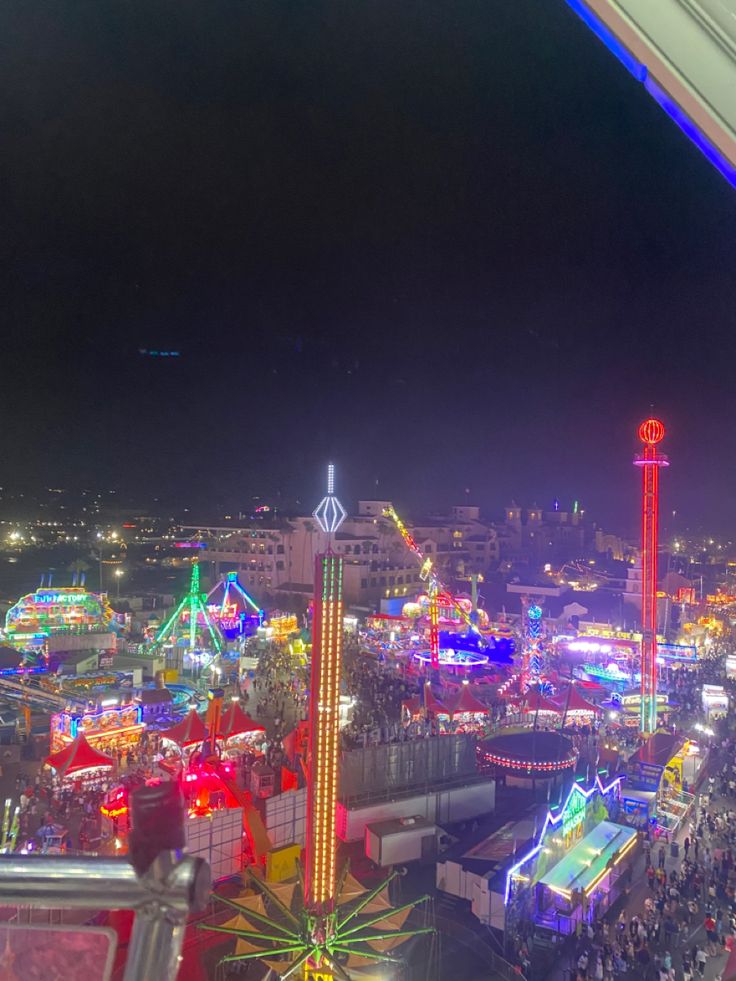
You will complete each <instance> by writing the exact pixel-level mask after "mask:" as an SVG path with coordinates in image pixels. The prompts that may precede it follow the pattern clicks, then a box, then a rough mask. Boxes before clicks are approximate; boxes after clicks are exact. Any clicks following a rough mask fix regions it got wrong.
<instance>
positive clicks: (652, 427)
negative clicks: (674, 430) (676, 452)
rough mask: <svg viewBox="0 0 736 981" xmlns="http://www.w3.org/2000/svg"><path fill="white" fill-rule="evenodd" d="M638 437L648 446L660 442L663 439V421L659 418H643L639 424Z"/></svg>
mask: <svg viewBox="0 0 736 981" xmlns="http://www.w3.org/2000/svg"><path fill="white" fill-rule="evenodd" d="M639 439H640V440H641V441H642V443H647V444H648V445H649V446H654V445H655V444H656V443H661V442H662V440H663V439H664V423H663V422H661V421H660V420H659V419H645V420H644V422H643V423H642V424H641V426H639Z"/></svg>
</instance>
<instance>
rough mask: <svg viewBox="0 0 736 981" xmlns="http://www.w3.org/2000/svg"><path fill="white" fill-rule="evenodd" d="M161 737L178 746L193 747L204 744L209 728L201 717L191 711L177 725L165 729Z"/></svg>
mask: <svg viewBox="0 0 736 981" xmlns="http://www.w3.org/2000/svg"><path fill="white" fill-rule="evenodd" d="M161 735H162V736H163V738H164V739H170V740H171V742H172V743H176V744H177V745H178V746H193V745H194V744H195V743H201V742H204V740H205V739H206V738H207V727H206V726H205V724H204V722H202V720H201V718H200V717H199V715H198V714H197V713H196V712H195V711H194V710H191V711H189V712H187V714H186V715H185V716H184V718H183V719H182V720H181V721H180V722H177V723H176V725H174V726H171V728H169V729H164V730H163V732H162V733H161Z"/></svg>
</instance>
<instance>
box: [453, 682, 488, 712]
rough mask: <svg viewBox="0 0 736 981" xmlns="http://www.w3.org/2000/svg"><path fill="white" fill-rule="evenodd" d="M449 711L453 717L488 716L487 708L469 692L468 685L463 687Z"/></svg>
mask: <svg viewBox="0 0 736 981" xmlns="http://www.w3.org/2000/svg"><path fill="white" fill-rule="evenodd" d="M451 711H452V714H453V715H464V714H471V715H479V714H483V715H488V706H487V705H484V704H483V702H479V701H478V699H477V698H476V697H475V695H474V694H473V693H472V691H471V690H470V685H463V686H462V687H461V688H460V694H459V695H458V696H457V699H456V700H455V702H454V703H453V706H452V710H451Z"/></svg>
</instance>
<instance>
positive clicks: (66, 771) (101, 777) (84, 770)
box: [44, 733, 115, 788]
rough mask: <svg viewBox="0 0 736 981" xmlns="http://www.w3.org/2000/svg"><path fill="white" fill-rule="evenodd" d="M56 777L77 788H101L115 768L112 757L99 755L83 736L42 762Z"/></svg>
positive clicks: (79, 736) (103, 754)
mask: <svg viewBox="0 0 736 981" xmlns="http://www.w3.org/2000/svg"><path fill="white" fill-rule="evenodd" d="M44 763H45V764H46V766H50V767H51V768H52V769H53V770H54V772H55V774H56V776H57V777H58V778H59V779H60V780H63V781H71V782H73V783H74V784H75V785H78V786H79V787H82V786H84V787H87V788H94V787H98V786H99V787H101V786H102V785H103V783H104V782H105V781H106V780H107V777H108V775H109V772H110V770H111V769H112V768H113V767H114V766H115V761H114V760H113V759H112V757H110V756H107V755H106V754H105V753H101V752H99V751H98V750H96V749H95V748H94V747H93V746H90V744H89V743H88V742H87V739H86V738H85V736H84V735H83V734H81V733H80V734H79V735H78V736H77V737H76V739H74V740H73V741H72V742H70V743H68V744H67V745H65V746H64V747H63V748H62V749H60V750H59V751H58V752H56V753H51V755H50V756H47V757H46V759H45V760H44Z"/></svg>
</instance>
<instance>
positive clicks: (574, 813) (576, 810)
mask: <svg viewBox="0 0 736 981" xmlns="http://www.w3.org/2000/svg"><path fill="white" fill-rule="evenodd" d="M587 803H588V801H587V799H586V798H585V797H581V796H580V794H575V795H574V796H571V797H570V798H569V800H568V802H567V807H566V808H565V811H564V813H563V815H562V833H563V835H564V836H565V837H566V838H567V836H568V835H571V834H572V833H573V832H575V831H577V829H578V828H579V827H580V825H581V824H582V823H583V821H584V820H585V812H586V808H587Z"/></svg>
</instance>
